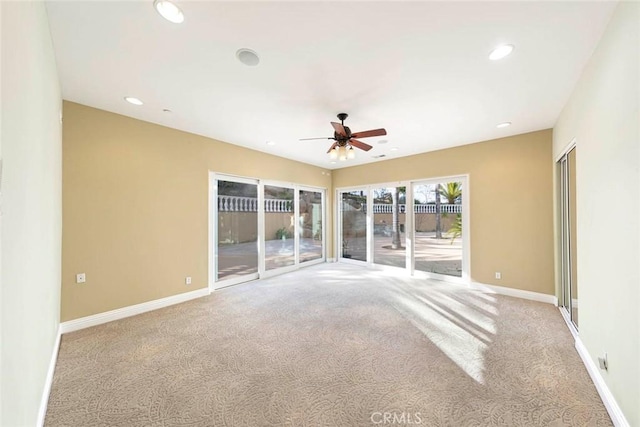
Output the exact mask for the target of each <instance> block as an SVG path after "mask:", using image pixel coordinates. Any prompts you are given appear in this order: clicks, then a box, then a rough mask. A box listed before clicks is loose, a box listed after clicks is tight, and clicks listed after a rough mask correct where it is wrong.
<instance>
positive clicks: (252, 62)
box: [236, 47, 260, 67]
mask: <svg viewBox="0 0 640 427" xmlns="http://www.w3.org/2000/svg"><path fill="white" fill-rule="evenodd" d="M236 57H237V58H238V61H240V62H242V63H243V64H244V65H247V66H249V67H255V66H256V65H258V63H259V62H260V58H259V57H258V54H257V53H255V52H254V51H252V50H251V49H247V48H244V47H243V48H242V49H238V51H237V52H236Z"/></svg>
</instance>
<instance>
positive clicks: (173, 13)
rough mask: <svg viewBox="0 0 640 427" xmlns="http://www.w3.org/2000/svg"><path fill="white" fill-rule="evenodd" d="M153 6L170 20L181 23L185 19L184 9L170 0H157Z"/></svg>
mask: <svg viewBox="0 0 640 427" xmlns="http://www.w3.org/2000/svg"><path fill="white" fill-rule="evenodd" d="M153 7H154V8H155V9H156V10H157V11H158V13H159V14H160V15H162V17H163V18H164V19H166V20H167V21H169V22H173V23H174V24H181V23H182V22H183V21H184V14H183V13H182V10H180V8H179V7H178V6H177V5H176V4H175V3H173V2H172V1H170V0H155V1H154V2H153Z"/></svg>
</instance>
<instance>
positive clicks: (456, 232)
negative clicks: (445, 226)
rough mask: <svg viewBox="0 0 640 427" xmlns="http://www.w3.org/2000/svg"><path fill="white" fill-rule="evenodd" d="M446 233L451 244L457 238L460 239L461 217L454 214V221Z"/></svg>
mask: <svg viewBox="0 0 640 427" xmlns="http://www.w3.org/2000/svg"><path fill="white" fill-rule="evenodd" d="M448 233H449V234H450V235H451V244H452V245H453V241H454V240H456V238H458V237H462V215H460V214H456V220H455V222H454V223H453V225H452V226H451V228H450V229H449V231H448Z"/></svg>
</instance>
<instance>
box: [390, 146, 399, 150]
mask: <svg viewBox="0 0 640 427" xmlns="http://www.w3.org/2000/svg"><path fill="white" fill-rule="evenodd" d="M389 151H398V147H391V148H390V149H389Z"/></svg>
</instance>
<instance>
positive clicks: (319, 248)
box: [298, 189, 324, 262]
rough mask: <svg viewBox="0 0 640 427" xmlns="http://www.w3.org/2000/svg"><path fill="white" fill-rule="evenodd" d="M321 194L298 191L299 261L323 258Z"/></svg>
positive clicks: (312, 191)
mask: <svg viewBox="0 0 640 427" xmlns="http://www.w3.org/2000/svg"><path fill="white" fill-rule="evenodd" d="M323 206H324V203H323V193H322V192H321V191H316V190H310V189H309V190H305V189H301V190H299V202H298V211H299V219H300V220H299V223H300V227H299V228H298V230H299V232H298V235H299V249H298V253H299V256H298V257H299V260H300V262H310V261H315V260H321V259H322V257H323V253H324V250H323V242H324V233H323V229H324V227H323V226H322V223H323V217H324V215H323V212H324V209H323Z"/></svg>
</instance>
